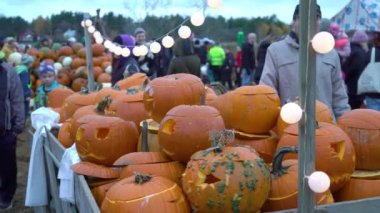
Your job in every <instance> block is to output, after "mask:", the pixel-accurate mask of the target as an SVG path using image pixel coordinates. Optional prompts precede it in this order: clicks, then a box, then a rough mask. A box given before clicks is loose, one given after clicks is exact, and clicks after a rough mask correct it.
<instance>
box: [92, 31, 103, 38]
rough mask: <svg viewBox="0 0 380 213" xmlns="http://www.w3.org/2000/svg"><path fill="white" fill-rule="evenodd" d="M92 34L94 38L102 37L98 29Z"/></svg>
mask: <svg viewBox="0 0 380 213" xmlns="http://www.w3.org/2000/svg"><path fill="white" fill-rule="evenodd" d="M92 36H94V38H95V39H96V38H100V37H102V34H101V33H100V32H99V31H95V32H94V34H92Z"/></svg>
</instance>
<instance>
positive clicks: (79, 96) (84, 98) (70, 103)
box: [62, 89, 96, 120]
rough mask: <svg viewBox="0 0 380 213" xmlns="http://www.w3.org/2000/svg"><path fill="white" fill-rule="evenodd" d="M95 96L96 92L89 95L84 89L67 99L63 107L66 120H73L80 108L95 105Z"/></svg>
mask: <svg viewBox="0 0 380 213" xmlns="http://www.w3.org/2000/svg"><path fill="white" fill-rule="evenodd" d="M95 96H96V92H93V93H89V92H88V90H87V89H83V90H82V91H80V92H79V93H74V94H72V95H70V96H69V97H67V98H66V99H65V102H64V104H63V106H62V109H63V110H64V115H65V120H67V119H69V118H71V117H72V116H73V114H74V113H75V111H76V110H77V109H79V108H80V107H82V106H87V105H92V104H95Z"/></svg>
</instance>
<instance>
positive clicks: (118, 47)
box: [114, 45, 123, 55]
mask: <svg viewBox="0 0 380 213" xmlns="http://www.w3.org/2000/svg"><path fill="white" fill-rule="evenodd" d="M122 50H123V48H121V47H120V46H116V45H115V51H114V53H115V55H121V52H122Z"/></svg>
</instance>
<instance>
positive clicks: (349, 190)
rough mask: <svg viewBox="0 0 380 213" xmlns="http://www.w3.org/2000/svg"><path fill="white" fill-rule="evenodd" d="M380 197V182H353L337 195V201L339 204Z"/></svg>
mask: <svg viewBox="0 0 380 213" xmlns="http://www.w3.org/2000/svg"><path fill="white" fill-rule="evenodd" d="M379 196H380V180H364V179H355V178H351V180H350V181H349V182H348V183H347V184H346V185H344V187H343V188H342V189H341V190H340V191H338V192H337V193H336V194H335V199H336V200H337V201H339V202H341V201H350V200H360V199H365V198H372V197H379Z"/></svg>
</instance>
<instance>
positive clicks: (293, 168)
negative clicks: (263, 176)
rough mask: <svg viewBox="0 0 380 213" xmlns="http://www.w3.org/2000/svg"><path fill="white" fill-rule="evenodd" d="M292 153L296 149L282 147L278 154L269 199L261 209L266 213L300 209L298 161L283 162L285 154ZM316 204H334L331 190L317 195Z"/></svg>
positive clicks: (274, 164)
mask: <svg viewBox="0 0 380 213" xmlns="http://www.w3.org/2000/svg"><path fill="white" fill-rule="evenodd" d="M292 152H293V153H294V152H296V148H295V147H282V148H281V149H279V150H278V151H277V153H276V156H275V158H274V160H273V168H272V171H271V179H272V182H271V189H270V193H269V197H268V200H267V201H266V202H265V204H264V206H263V208H262V209H261V210H262V211H264V212H272V211H280V210H285V209H293V208H297V207H298V200H297V199H298V181H297V180H298V161H297V160H285V161H282V159H283V157H284V155H285V154H287V153H292ZM315 203H316V204H317V205H322V204H329V203H334V198H333V196H332V194H331V192H330V190H327V191H326V192H324V193H321V194H316V196H315Z"/></svg>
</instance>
